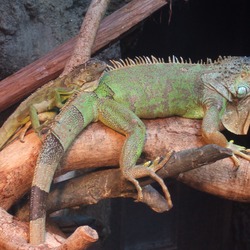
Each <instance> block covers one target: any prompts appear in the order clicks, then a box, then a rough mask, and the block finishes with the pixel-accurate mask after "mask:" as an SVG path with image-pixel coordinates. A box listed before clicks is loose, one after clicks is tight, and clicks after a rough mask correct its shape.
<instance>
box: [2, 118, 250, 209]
mask: <svg viewBox="0 0 250 250" xmlns="http://www.w3.org/2000/svg"><path fill="white" fill-rule="evenodd" d="M145 124H146V126H147V140H146V145H145V149H144V152H143V156H144V160H145V159H147V160H149V159H150V160H152V159H154V158H155V157H157V156H160V155H165V153H166V152H167V151H172V150H175V151H180V150H183V149H190V148H195V147H200V146H202V145H203V142H202V139H201V136H200V124H201V123H200V121H195V120H189V119H184V118H176V117H172V118H166V119H157V120H147V121H145ZM184 128H185V133H184V132H183V129H184ZM123 142H124V137H123V136H122V135H120V134H118V133H116V132H114V131H113V130H111V129H109V128H107V127H106V126H104V125H102V124H100V123H94V124H92V125H90V126H88V128H87V129H86V130H84V131H83V133H82V134H81V135H80V136H79V138H78V139H77V140H76V141H75V143H74V144H73V146H72V147H71V149H70V150H69V152H68V153H67V155H66V156H65V159H64V160H63V165H62V167H61V168H60V169H59V170H58V172H57V174H59V173H65V172H67V171H70V170H75V169H80V168H81V169H84V168H89V167H101V166H116V165H118V158H119V154H120V151H121V147H122V144H123ZM40 146H41V141H40V139H39V138H38V137H37V136H36V135H35V134H34V133H31V134H29V135H27V136H26V137H25V143H21V142H20V141H18V140H17V141H15V142H13V143H12V144H10V145H9V146H8V147H7V148H5V149H4V150H3V151H1V152H0V173H1V184H0V204H1V207H3V208H5V209H9V208H10V206H11V205H12V204H13V203H14V202H16V201H18V199H19V198H20V197H22V196H23V195H24V194H25V193H26V192H28V191H29V189H30V185H31V180H32V177H33V171H34V166H35V162H36V158H37V155H38V152H39V149H40ZM13 152H15V153H14V154H13ZM20 156H21V157H20ZM193 173H194V174H193ZM178 178H179V179H180V180H181V181H183V182H185V183H187V184H188V185H191V186H193V187H195V188H197V189H199V190H201V191H205V192H209V193H211V194H214V195H218V196H221V197H224V198H227V199H233V200H237V201H250V169H249V162H247V161H245V160H243V159H241V166H240V168H239V169H238V170H237V171H236V170H235V168H234V167H233V164H232V161H231V160H230V159H224V160H222V161H218V162H216V163H213V164H211V165H207V166H203V167H202V168H200V169H197V170H192V171H189V172H187V173H184V174H182V175H181V176H179V177H178Z"/></svg>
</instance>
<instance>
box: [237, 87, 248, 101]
mask: <svg viewBox="0 0 250 250" xmlns="http://www.w3.org/2000/svg"><path fill="white" fill-rule="evenodd" d="M248 92H249V90H248V89H247V87H245V86H240V87H238V89H237V97H238V98H243V97H245V96H246V95H247V94H248Z"/></svg>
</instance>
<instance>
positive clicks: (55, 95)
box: [0, 59, 107, 150]
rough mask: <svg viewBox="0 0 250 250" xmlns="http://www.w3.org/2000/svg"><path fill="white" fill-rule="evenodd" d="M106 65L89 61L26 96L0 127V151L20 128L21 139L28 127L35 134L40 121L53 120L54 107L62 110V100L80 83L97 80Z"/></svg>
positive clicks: (97, 61)
mask: <svg viewBox="0 0 250 250" xmlns="http://www.w3.org/2000/svg"><path fill="white" fill-rule="evenodd" d="M106 66H107V65H106V63H104V62H102V61H99V60H97V59H91V60H89V61H88V62H86V63H85V64H82V65H79V66H78V67H76V68H75V69H74V70H73V71H72V72H71V73H70V74H68V75H67V76H64V77H62V78H57V79H55V80H53V81H50V82H49V83H47V84H46V85H44V86H43V87H41V88H40V89H38V90H37V91H36V92H34V93H33V94H32V95H30V96H29V97H28V98H27V99H26V100H24V101H23V102H22V103H21V104H20V105H19V106H18V108H17V109H16V110H15V112H14V113H13V114H12V115H11V116H10V117H9V118H8V119H7V120H6V122H5V123H4V124H3V126H2V127H1V128H0V150H1V149H2V148H3V146H4V145H5V144H6V143H7V142H8V141H9V139H10V138H11V137H12V136H13V135H14V134H15V133H16V131H17V130H18V129H20V128H22V127H24V129H23V131H21V133H19V134H21V135H22V136H21V138H23V137H24V134H25V132H26V130H27V129H28V128H29V126H30V124H32V127H33V128H34V130H35V131H36V132H38V131H39V128H40V121H43V122H44V121H47V120H49V119H52V118H54V116H55V115H56V111H55V108H59V109H60V108H62V106H63V105H64V103H65V101H66V100H67V99H68V98H69V97H70V96H71V95H72V94H73V93H74V92H75V91H76V90H78V89H79V88H81V87H82V86H83V85H84V84H86V83H89V82H93V81H95V80H97V79H99V77H100V76H101V74H102V73H103V71H104V70H105V68H106ZM19 134H18V135H19Z"/></svg>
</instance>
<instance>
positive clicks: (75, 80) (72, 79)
mask: <svg viewBox="0 0 250 250" xmlns="http://www.w3.org/2000/svg"><path fill="white" fill-rule="evenodd" d="M106 67H107V64H106V63H105V62H103V61H100V60H98V59H90V60H88V61H87V62H86V63H83V64H80V65H79V66H77V67H75V68H74V69H73V71H71V72H70V73H69V75H68V76H66V78H65V82H64V84H65V85H66V86H67V87H70V88H80V87H82V86H83V85H85V84H87V83H88V85H89V86H88V88H89V87H91V86H90V85H95V84H96V82H95V81H96V80H98V79H99V78H100V76H101V75H102V73H103V72H104V70H105V69H106Z"/></svg>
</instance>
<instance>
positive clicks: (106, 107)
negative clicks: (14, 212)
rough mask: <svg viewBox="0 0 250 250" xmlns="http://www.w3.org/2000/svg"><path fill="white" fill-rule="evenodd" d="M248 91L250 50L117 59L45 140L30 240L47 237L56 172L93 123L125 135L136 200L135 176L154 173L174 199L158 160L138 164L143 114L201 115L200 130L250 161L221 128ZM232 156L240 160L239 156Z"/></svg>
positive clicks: (123, 158)
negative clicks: (230, 107)
mask: <svg viewBox="0 0 250 250" xmlns="http://www.w3.org/2000/svg"><path fill="white" fill-rule="evenodd" d="M248 98H250V58H247V57H230V58H227V59H225V60H218V61H217V62H215V63H210V64H192V63H184V62H182V61H181V62H178V61H177V60H176V59H175V60H174V62H170V63H164V62H163V61H161V60H158V59H156V58H154V57H152V58H151V59H149V58H148V57H144V58H136V59H135V60H131V59H126V60H124V61H123V60H121V61H114V62H113V67H110V70H109V71H108V72H106V73H105V74H104V75H103V76H102V77H101V79H100V82H99V86H98V88H97V89H96V90H94V91H93V92H91V93H84V92H81V93H78V94H77V95H75V96H74V98H72V100H71V101H70V102H68V104H67V105H66V106H65V107H64V108H63V109H62V111H61V113H60V114H59V115H58V116H57V117H56V121H55V123H54V124H53V125H52V126H51V129H50V132H49V134H48V135H47V137H46V139H45V141H44V145H43V147H42V150H41V152H40V155H39V157H38V160H37V165H36V169H35V175H34V179H33V183H32V189H31V213H30V215H31V217H30V219H31V222H30V242H31V243H32V244H40V243H43V242H44V239H45V217H46V205H45V200H46V197H47V194H48V192H49V189H50V184H51V182H52V179H53V174H54V172H55V170H56V168H57V166H58V163H59V161H60V159H61V158H62V156H63V155H64V153H65V151H66V150H67V149H68V147H69V146H70V145H71V143H72V142H73V141H74V139H75V138H76V136H77V135H78V134H79V133H80V132H81V131H82V130H83V129H84V128H85V127H86V126H87V125H88V124H90V123H91V122H96V121H101V122H102V123H104V124H105V125H107V126H108V127H110V128H112V129H114V130H115V131H117V132H119V133H121V134H124V135H125V136H126V140H125V142H124V145H123V148H122V151H121V154H120V160H119V164H120V168H121V171H122V173H123V175H124V177H125V178H126V179H127V180H129V181H131V182H132V183H133V184H134V185H135V187H136V189H137V191H138V199H141V198H142V190H141V187H140V185H139V183H138V181H137V179H138V178H141V177H145V176H151V177H153V178H154V179H155V180H156V181H157V182H158V183H159V184H160V185H161V186H162V189H163V192H164V194H165V197H166V199H167V201H168V202H169V205H170V206H171V205H172V204H171V200H170V196H169V194H168V191H167V188H166V186H165V184H164V183H163V181H162V180H161V179H160V178H159V177H158V176H157V175H156V173H155V171H156V170H157V169H158V164H157V161H156V162H154V163H153V167H150V166H149V167H146V166H143V165H136V162H137V160H138V158H139V156H140V154H141V152H142V149H143V146H144V141H145V132H146V129H145V125H144V124H143V122H142V121H141V120H140V118H143V119H151V118H152V119H153V118H157V117H169V116H174V115H177V116H182V117H187V118H197V119H201V118H203V122H202V135H203V137H204V139H205V140H206V142H207V143H215V144H218V145H220V146H222V147H229V148H231V149H232V150H233V153H234V154H239V155H240V156H242V157H244V158H246V159H247V160H250V156H249V155H247V154H244V153H242V152H240V151H241V150H242V149H243V148H242V147H240V146H237V145H234V144H232V143H229V142H228V141H227V139H226V138H225V137H224V135H223V134H221V133H220V132H219V130H220V127H221V119H222V117H223V115H224V114H225V110H226V107H227V103H228V102H230V103H232V104H234V105H237V102H239V101H241V100H248ZM246 109H248V110H249V107H246ZM238 122H240V121H238ZM243 123H244V124H248V125H249V123H245V122H243ZM244 124H243V125H242V126H243V127H244V126H245V125H244ZM184 129H185V128H184ZM247 129H248V128H247ZM245 131H246V129H245ZM234 161H235V162H236V163H237V164H238V160H237V159H236V157H235V156H234Z"/></svg>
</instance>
